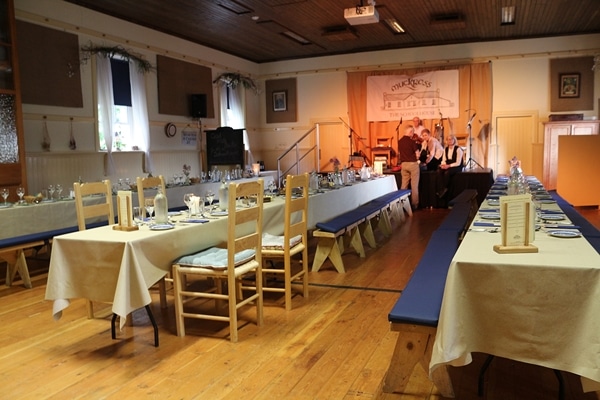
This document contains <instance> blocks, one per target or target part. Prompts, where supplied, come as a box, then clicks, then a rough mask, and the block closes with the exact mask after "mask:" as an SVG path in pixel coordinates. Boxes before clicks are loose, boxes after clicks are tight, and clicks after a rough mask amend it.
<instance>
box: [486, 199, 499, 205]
mask: <svg viewBox="0 0 600 400" xmlns="http://www.w3.org/2000/svg"><path fill="white" fill-rule="evenodd" d="M487 203H488V204H489V205H490V206H497V205H500V200H499V199H487Z"/></svg>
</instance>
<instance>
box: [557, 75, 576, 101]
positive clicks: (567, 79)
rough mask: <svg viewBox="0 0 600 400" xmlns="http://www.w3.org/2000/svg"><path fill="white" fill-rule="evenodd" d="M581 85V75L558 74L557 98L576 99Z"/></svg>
mask: <svg viewBox="0 0 600 400" xmlns="http://www.w3.org/2000/svg"><path fill="white" fill-rule="evenodd" d="M580 85H581V75H580V74H578V73H569V74H559V75H558V97H559V98H577V97H579V87H580Z"/></svg>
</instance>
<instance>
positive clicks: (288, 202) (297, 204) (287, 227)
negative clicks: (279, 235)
mask: <svg viewBox="0 0 600 400" xmlns="http://www.w3.org/2000/svg"><path fill="white" fill-rule="evenodd" d="M309 182H310V178H309V175H308V173H304V174H302V175H288V176H287V177H286V178H285V216H284V230H283V236H284V240H283V249H284V251H289V249H290V239H292V238H293V237H295V236H298V235H302V243H304V245H305V246H306V245H307V230H308V229H307V225H308V186H309Z"/></svg>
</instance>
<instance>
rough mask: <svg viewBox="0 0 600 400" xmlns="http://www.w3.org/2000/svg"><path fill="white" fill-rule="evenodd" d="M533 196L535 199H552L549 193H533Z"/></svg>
mask: <svg viewBox="0 0 600 400" xmlns="http://www.w3.org/2000/svg"><path fill="white" fill-rule="evenodd" d="M533 197H534V198H535V199H537V200H553V198H552V196H551V195H549V194H534V195H533Z"/></svg>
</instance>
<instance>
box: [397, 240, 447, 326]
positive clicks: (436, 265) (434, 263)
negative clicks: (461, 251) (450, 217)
mask: <svg viewBox="0 0 600 400" xmlns="http://www.w3.org/2000/svg"><path fill="white" fill-rule="evenodd" d="M457 248H458V244H457V242H456V237H455V236H454V234H453V233H452V232H450V231H440V230H436V231H435V232H434V233H433V235H431V238H430V239H429V243H428V244H427V248H426V249H425V253H424V254H423V257H422V258H421V260H420V261H419V264H418V265H417V268H416V269H415V272H414V273H413V275H412V277H411V278H410V280H409V282H408V284H407V285H406V287H405V288H404V290H403V291H402V294H401V295H400V298H399V299H398V301H396V304H395V305H394V307H393V308H392V311H390V313H389V314H388V320H389V321H390V322H392V323H408V324H417V325H425V326H431V327H437V324H438V320H439V316H440V309H441V307H442V298H443V296H444V287H445V285H446V275H447V273H448V268H449V267H450V263H451V261H452V258H453V257H454V253H456V249H457Z"/></svg>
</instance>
